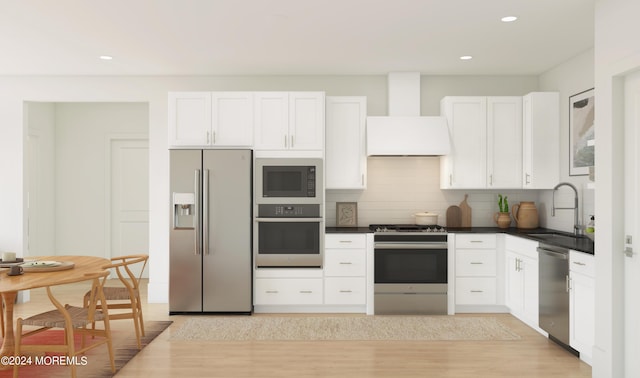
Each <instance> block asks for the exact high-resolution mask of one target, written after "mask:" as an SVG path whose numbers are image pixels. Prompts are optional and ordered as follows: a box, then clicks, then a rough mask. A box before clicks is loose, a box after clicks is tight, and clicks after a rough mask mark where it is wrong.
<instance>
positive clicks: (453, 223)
mask: <svg viewBox="0 0 640 378" xmlns="http://www.w3.org/2000/svg"><path fill="white" fill-rule="evenodd" d="M461 226H462V211H461V210H460V208H459V207H458V206H449V208H448V209H447V227H461Z"/></svg>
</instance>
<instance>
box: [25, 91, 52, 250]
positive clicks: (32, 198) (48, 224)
mask: <svg viewBox="0 0 640 378" xmlns="http://www.w3.org/2000/svg"><path fill="white" fill-rule="evenodd" d="M55 114H56V113H55V104H52V103H44V102H29V103H26V104H25V124H26V125H27V127H28V142H27V146H28V147H27V148H26V150H27V152H26V155H27V156H30V158H28V161H29V163H28V164H29V166H30V170H29V172H28V175H27V180H28V184H27V190H29V195H28V198H29V222H30V223H29V228H28V229H29V243H28V246H29V251H25V255H27V256H49V255H55V251H56V246H55V243H56V237H55V234H56V233H55V231H56V225H55V208H56V206H55V193H56V191H55V183H56V177H55V162H56V160H55V153H56V148H55V132H56V129H55Z"/></svg>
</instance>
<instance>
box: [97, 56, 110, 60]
mask: <svg viewBox="0 0 640 378" xmlns="http://www.w3.org/2000/svg"><path fill="white" fill-rule="evenodd" d="M100 59H102V60H111V59H113V57H112V56H111V55H100Z"/></svg>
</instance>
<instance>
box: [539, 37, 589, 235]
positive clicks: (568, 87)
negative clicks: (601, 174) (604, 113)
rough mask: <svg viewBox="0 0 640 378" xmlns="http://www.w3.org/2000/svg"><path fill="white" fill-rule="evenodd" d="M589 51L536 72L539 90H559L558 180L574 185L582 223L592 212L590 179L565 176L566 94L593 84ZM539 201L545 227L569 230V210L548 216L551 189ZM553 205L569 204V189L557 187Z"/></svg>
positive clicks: (566, 160) (571, 212)
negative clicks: (542, 208) (542, 207)
mask: <svg viewBox="0 0 640 378" xmlns="http://www.w3.org/2000/svg"><path fill="white" fill-rule="evenodd" d="M593 54H594V51H593V49H590V50H588V51H585V52H583V53H582V54H579V55H577V56H575V57H574V58H572V59H570V60H568V61H566V62H564V63H562V64H560V65H558V66H557V67H554V68H553V69H551V70H549V71H547V72H545V73H543V74H542V75H540V90H541V91H555V92H559V93H560V130H558V137H559V138H560V182H570V183H572V184H574V185H575V186H576V188H577V189H578V198H579V206H580V214H579V218H578V219H579V222H580V223H581V224H582V225H584V224H586V222H588V220H589V215H593V214H594V190H593V187H592V186H590V187H589V186H588V185H587V184H588V183H590V182H591V181H589V178H588V176H569V97H571V96H573V95H574V94H577V93H580V92H582V91H585V90H587V89H591V88H593V87H594V81H595V74H594V61H593ZM596 101H597V99H596ZM597 151H598V149H597V148H596V153H597ZM596 175H597V173H596ZM540 202H541V203H544V204H547V205H546V206H544V210H545V211H544V212H543V213H541V214H540V217H541V219H544V220H543V221H544V223H545V224H546V226H547V227H549V228H553V229H558V230H564V231H567V232H572V231H573V222H574V219H573V211H571V210H558V211H556V216H555V217H552V216H551V207H552V205H551V202H552V191H550V190H544V191H541V192H540ZM556 206H557V207H573V191H571V190H570V189H568V188H566V187H563V188H561V189H559V190H558V191H557V192H556ZM596 221H597V220H596Z"/></svg>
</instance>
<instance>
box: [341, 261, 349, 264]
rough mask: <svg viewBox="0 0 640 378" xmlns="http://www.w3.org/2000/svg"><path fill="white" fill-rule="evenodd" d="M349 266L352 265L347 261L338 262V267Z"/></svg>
mask: <svg viewBox="0 0 640 378" xmlns="http://www.w3.org/2000/svg"><path fill="white" fill-rule="evenodd" d="M351 264H352V263H351V262H348V261H344V262H340V265H351Z"/></svg>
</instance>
